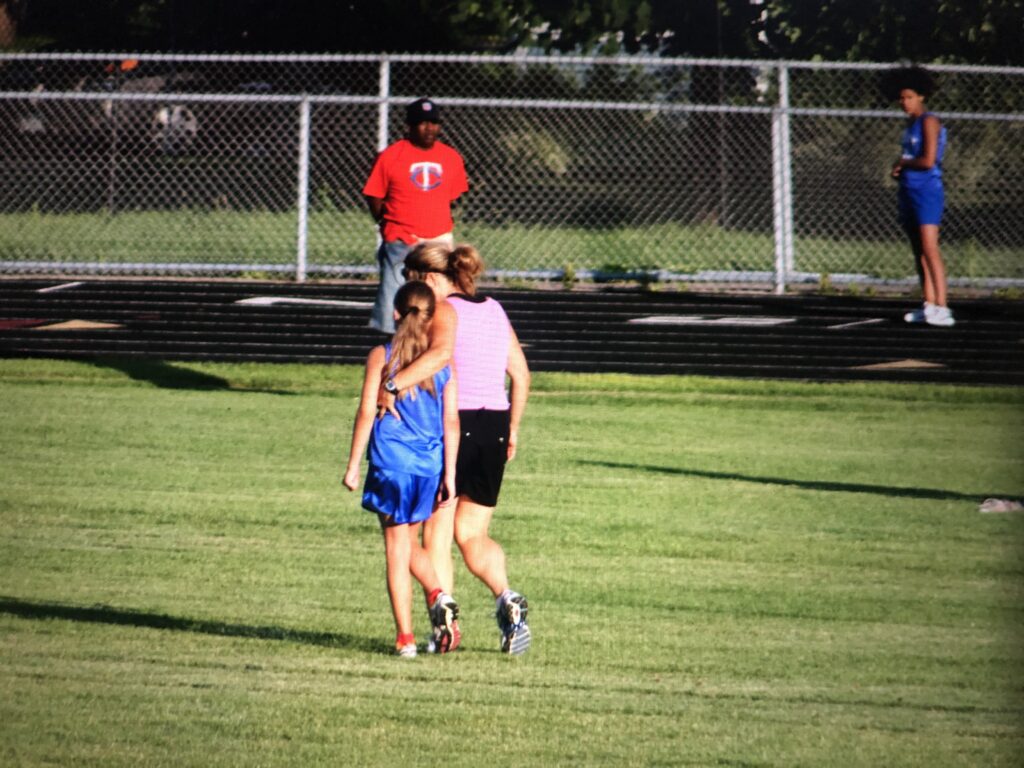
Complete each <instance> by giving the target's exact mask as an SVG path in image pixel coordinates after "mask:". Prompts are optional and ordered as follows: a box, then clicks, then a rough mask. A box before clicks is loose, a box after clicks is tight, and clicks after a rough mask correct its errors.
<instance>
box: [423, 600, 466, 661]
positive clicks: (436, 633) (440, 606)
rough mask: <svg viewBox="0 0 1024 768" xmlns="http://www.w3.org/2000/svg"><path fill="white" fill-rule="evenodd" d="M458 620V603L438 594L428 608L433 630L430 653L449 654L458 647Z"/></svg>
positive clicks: (460, 640)
mask: <svg viewBox="0 0 1024 768" xmlns="http://www.w3.org/2000/svg"><path fill="white" fill-rule="evenodd" d="M458 618H459V605H458V603H456V602H455V600H454V598H452V596H451V595H449V594H447V593H445V592H442V593H441V594H439V595H438V596H437V598H436V599H435V600H434V604H433V605H432V606H430V623H431V625H432V626H433V628H434V629H433V636H432V637H431V639H430V645H429V646H428V648H429V649H430V651H431V653H450V652H451V651H454V650H455V649H456V648H458V647H459V643H460V642H462V633H461V632H460V631H459V622H458V621H457V619H458ZM431 646H432V648H431Z"/></svg>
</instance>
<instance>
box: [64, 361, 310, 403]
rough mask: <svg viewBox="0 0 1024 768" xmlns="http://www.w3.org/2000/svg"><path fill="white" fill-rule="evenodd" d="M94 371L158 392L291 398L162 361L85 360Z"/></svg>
mask: <svg viewBox="0 0 1024 768" xmlns="http://www.w3.org/2000/svg"><path fill="white" fill-rule="evenodd" d="M84 362H88V363H89V364H90V365H94V366H96V367H98V368H110V369H112V370H115V371H120V372H121V373H123V374H124V375H125V376H128V377H129V378H131V379H135V380H136V381H147V382H149V383H150V384H153V385H154V386H157V387H160V388H162V389H195V390H205V391H211V390H218V389H222V390H230V391H232V392H260V393H263V394H267V395H292V394H294V393H293V392H288V391H287V390H281V389H233V388H232V387H231V382H230V381H228V380H227V379H224V378H221V377H220V376H214V375H213V374H210V373H203V372H202V371H194V370H192V369H191V368H185V367H182V366H180V365H173V364H171V363H168V362H165V361H163V360H140V359H129V358H117V357H96V358H92V359H91V360H87V361H84Z"/></svg>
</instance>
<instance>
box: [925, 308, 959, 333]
mask: <svg viewBox="0 0 1024 768" xmlns="http://www.w3.org/2000/svg"><path fill="white" fill-rule="evenodd" d="M924 321H925V322H926V323H928V325H937V326H939V327H941V328H950V327H952V326H953V325H955V324H956V320H954V319H953V313H952V311H950V309H949V307H940V306H938V305H937V304H932V305H930V306H928V307H926V308H925V311H924Z"/></svg>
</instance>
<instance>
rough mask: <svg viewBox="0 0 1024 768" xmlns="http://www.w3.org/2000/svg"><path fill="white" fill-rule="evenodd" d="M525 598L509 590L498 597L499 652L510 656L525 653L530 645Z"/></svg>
mask: <svg viewBox="0 0 1024 768" xmlns="http://www.w3.org/2000/svg"><path fill="white" fill-rule="evenodd" d="M527 608H528V606H527V602H526V598H525V597H523V596H522V595H520V594H519V593H518V592H513V591H511V590H509V591H508V592H506V593H505V594H503V595H502V596H501V597H499V598H498V612H497V619H498V628H499V629H500V630H501V652H502V653H507V654H509V655H511V656H518V655H519V654H521V653H526V649H527V648H529V647H530V640H531V639H532V638H531V636H530V627H529V626H527V624H526V612H527Z"/></svg>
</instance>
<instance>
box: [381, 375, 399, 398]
mask: <svg viewBox="0 0 1024 768" xmlns="http://www.w3.org/2000/svg"><path fill="white" fill-rule="evenodd" d="M384 391H385V392H387V393H388V394H389V395H395V396H396V397H397V396H398V387H397V386H395V380H394V379H391V378H389V379H385V381H384Z"/></svg>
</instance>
